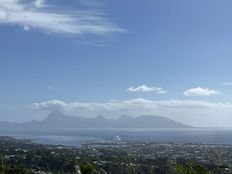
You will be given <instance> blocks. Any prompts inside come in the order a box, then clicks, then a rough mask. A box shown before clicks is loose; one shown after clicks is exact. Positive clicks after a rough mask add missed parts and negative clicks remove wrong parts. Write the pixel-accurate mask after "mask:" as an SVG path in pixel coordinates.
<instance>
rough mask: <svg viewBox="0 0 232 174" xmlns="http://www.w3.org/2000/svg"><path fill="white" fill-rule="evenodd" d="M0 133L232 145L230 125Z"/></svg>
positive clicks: (69, 140) (63, 140) (55, 140)
mask: <svg viewBox="0 0 232 174" xmlns="http://www.w3.org/2000/svg"><path fill="white" fill-rule="evenodd" d="M0 136H11V137H14V138H20V139H31V140H32V141H33V142H37V143H46V144H53V145H71V146H80V145H82V144H86V143H90V142H105V141H119V140H122V141H146V142H148V141H152V142H173V143H200V144H227V145H232V128H228V129H227V128H187V129H186V128H185V129H57V130H0Z"/></svg>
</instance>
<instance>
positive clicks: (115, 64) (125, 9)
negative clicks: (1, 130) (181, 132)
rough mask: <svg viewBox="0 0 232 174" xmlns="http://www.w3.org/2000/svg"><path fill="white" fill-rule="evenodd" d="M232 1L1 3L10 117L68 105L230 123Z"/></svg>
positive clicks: (4, 94)
mask: <svg viewBox="0 0 232 174" xmlns="http://www.w3.org/2000/svg"><path fill="white" fill-rule="evenodd" d="M231 5H232V2H231V1H229V0H225V1H220V2H219V1H216V0H204V1H202V0H195V1H189V0H187V1H186V0H176V1H171V0H156V1H141V0H139V1H132V0H127V1H125V0H118V1H106V0H100V1H95V0H88V1H83V0H67V1H65V3H64V1H60V0H59V1H56V2H54V1H49V0H45V1H43V0H36V1H28V0H26V1H23V0H0V38H1V42H0V50H1V56H0V81H1V83H0V84H1V85H0V115H1V116H0V118H1V120H4V121H27V120H31V119H38V120H40V119H42V118H44V117H45V116H46V114H47V113H48V112H49V111H52V110H61V111H63V112H67V113H69V114H74V115H81V116H86V117H89V116H96V115H97V114H102V115H104V116H105V117H112V118H114V117H117V116H120V115H121V114H130V115H134V116H137V115H140V114H154V115H161V116H166V117H169V118H171V119H175V120H178V121H181V122H184V123H187V124H191V125H196V126H212V125H213V126H230V125H231V124H232V90H231V88H232V79H231V74H232V69H231V64H232V59H231V57H232V52H231V46H232V42H231V40H232V35H231V31H232V23H231V18H232V11H231ZM140 107H141V108H140Z"/></svg>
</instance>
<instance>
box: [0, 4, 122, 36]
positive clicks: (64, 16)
mask: <svg viewBox="0 0 232 174" xmlns="http://www.w3.org/2000/svg"><path fill="white" fill-rule="evenodd" d="M46 2H47V1H46ZM46 2H45V1H44V0H35V1H30V2H29V1H23V0H0V24H5V25H9V26H19V27H21V28H23V29H24V30H26V31H30V30H34V29H37V30H42V31H44V32H47V33H55V34H67V35H81V34H97V35H104V34H109V33H112V32H122V31H124V30H123V29H122V28H120V27H117V26H116V25H115V24H113V23H112V22H111V21H110V20H108V18H107V15H106V14H104V13H102V12H99V11H97V10H95V9H92V8H91V9H75V10H74V9H71V8H66V9H64V8H61V7H58V6H54V5H49V4H45V3H46Z"/></svg>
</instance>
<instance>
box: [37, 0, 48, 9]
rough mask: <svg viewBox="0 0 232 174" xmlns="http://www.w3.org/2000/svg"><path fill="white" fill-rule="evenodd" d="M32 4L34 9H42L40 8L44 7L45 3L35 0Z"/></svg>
mask: <svg viewBox="0 0 232 174" xmlns="http://www.w3.org/2000/svg"><path fill="white" fill-rule="evenodd" d="M34 4H35V7H37V8H42V7H44V4H45V1H44V0H35V2H34Z"/></svg>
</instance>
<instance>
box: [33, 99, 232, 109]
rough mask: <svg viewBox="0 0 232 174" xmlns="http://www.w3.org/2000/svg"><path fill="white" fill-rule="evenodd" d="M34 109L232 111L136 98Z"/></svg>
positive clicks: (57, 103)
mask: <svg viewBox="0 0 232 174" xmlns="http://www.w3.org/2000/svg"><path fill="white" fill-rule="evenodd" d="M34 108H36V109H41V110H49V111H53V110H60V111H75V110H87V111H110V112H115V111H128V110H134V111H137V110H140V111H142V110H147V111H155V110H156V109H158V108H168V109H232V105H231V104H230V103H212V102H206V101H199V100H164V101H162V100H161V101H154V100H146V99H143V98H136V99H131V100H124V101H115V100H112V101H109V102H105V103H98V102H87V103H86V102H71V103H66V102H64V101H61V100H49V101H45V102H40V103H34Z"/></svg>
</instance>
